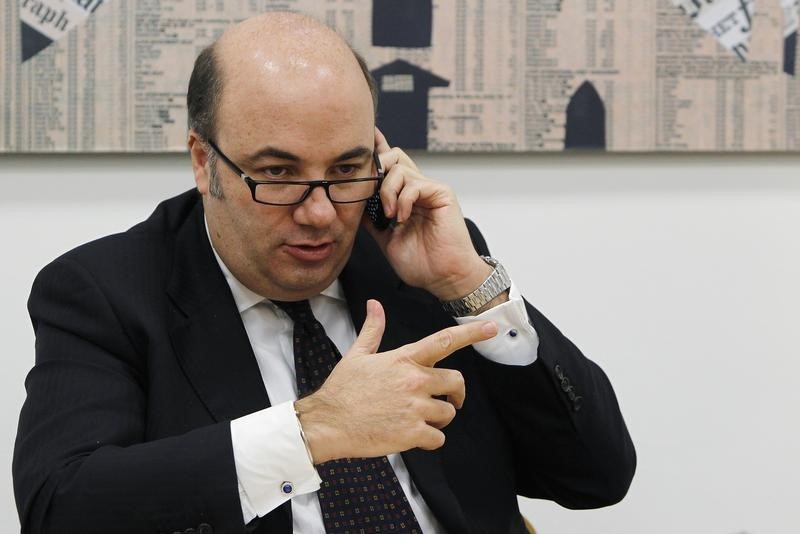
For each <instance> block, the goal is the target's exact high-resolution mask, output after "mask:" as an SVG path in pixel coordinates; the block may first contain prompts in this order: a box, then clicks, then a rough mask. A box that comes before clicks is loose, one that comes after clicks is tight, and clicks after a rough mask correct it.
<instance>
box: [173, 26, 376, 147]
mask: <svg viewBox="0 0 800 534" xmlns="http://www.w3.org/2000/svg"><path fill="white" fill-rule="evenodd" d="M342 79H349V80H351V81H357V83H358V84H359V85H362V89H363V88H364V87H366V89H367V91H368V92H369V97H370V98H371V105H372V107H373V113H374V110H375V109H376V107H377V90H376V88H375V85H374V81H373V79H372V76H371V75H370V73H369V69H368V67H367V65H366V62H365V61H364V59H363V58H362V57H361V56H360V55H359V54H358V53H357V52H356V51H355V50H353V49H352V48H351V47H350V46H349V45H348V44H347V43H346V42H345V41H344V40H343V39H342V38H341V37H340V36H339V35H338V34H337V33H336V32H335V31H334V30H332V29H331V28H329V27H327V26H325V25H324V24H321V23H320V22H318V21H317V20H315V19H313V18H311V17H308V16H306V15H301V14H298V13H289V12H270V13H265V14H262V15H259V16H256V17H252V18H249V19H246V20H244V21H242V22H241V23H239V24H237V25H235V26H232V27H230V28H229V29H228V30H227V31H226V32H225V33H224V34H223V35H222V36H221V37H220V38H219V40H218V41H217V42H215V43H213V44H212V45H210V46H209V47H208V48H206V49H205V50H203V52H201V54H200V55H199V56H198V58H197V60H196V61H195V66H194V70H193V71H192V76H191V79H190V81H189V90H188V94H187V105H188V112H189V127H190V128H192V129H194V130H195V131H196V132H197V133H198V134H199V135H200V136H201V137H203V138H205V139H212V138H214V137H216V132H217V127H218V121H219V117H220V114H221V113H222V111H221V110H220V108H221V107H224V106H233V105H237V102H236V101H235V100H232V99H227V98H225V99H223V95H224V93H225V91H226V88H230V87H241V86H242V85H243V84H244V85H245V86H247V87H248V88H250V89H252V90H257V91H259V93H260V95H261V96H266V97H270V98H272V99H273V100H274V101H275V103H276V105H281V104H282V103H285V102H283V101H285V99H286V96H287V95H286V91H287V88H288V87H291V86H295V87H298V86H300V87H304V88H306V89H307V90H309V91H314V90H324V89H325V88H326V87H327V88H332V87H335V86H336V85H335V84H336V82H340V81H341V80H342ZM340 85H341V84H340ZM223 111H224V110H223Z"/></svg>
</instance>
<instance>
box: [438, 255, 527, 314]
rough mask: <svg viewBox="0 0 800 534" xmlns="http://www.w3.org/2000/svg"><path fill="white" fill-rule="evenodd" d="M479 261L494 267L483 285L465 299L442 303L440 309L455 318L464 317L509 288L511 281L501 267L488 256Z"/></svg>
mask: <svg viewBox="0 0 800 534" xmlns="http://www.w3.org/2000/svg"><path fill="white" fill-rule="evenodd" d="M481 259H482V260H483V261H485V262H486V263H487V264H489V265H491V266H492V267H494V270H493V271H492V273H491V274H490V275H489V276H488V277H487V278H486V280H484V281H483V283H482V284H481V285H480V286H478V287H477V289H475V291H473V292H472V293H470V294H469V295H467V296H466V297H463V298H460V299H455V300H448V301H443V302H442V307H443V308H444V310H445V311H446V312H449V313H450V314H452V315H453V316H455V317H464V316H465V315H469V314H471V313H474V312H476V311H478V310H479V309H481V308H483V307H484V306H486V305H487V304H488V303H490V302H491V301H492V300H494V299H495V298H497V296H498V295H500V294H502V293H503V291H506V290H508V289H509V288H510V287H511V279H510V277H509V276H508V273H507V272H506V270H505V268H504V267H503V265H502V264H501V263H500V262H498V261H497V260H496V259H494V258H491V257H489V256H481Z"/></svg>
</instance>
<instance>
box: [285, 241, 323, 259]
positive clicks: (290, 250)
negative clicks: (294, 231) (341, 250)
mask: <svg viewBox="0 0 800 534" xmlns="http://www.w3.org/2000/svg"><path fill="white" fill-rule="evenodd" d="M283 248H284V250H285V251H286V253H287V254H289V255H290V256H292V257H293V258H295V259H297V260H300V261H308V262H312V261H323V260H326V259H328V258H329V257H330V255H331V253H332V252H333V243H332V242H330V241H327V242H324V243H292V244H290V243H287V244H286V245H284V246H283Z"/></svg>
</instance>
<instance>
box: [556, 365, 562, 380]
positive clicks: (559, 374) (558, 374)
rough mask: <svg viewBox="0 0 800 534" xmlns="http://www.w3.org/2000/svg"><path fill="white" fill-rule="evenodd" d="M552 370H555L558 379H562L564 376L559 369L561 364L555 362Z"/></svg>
mask: <svg viewBox="0 0 800 534" xmlns="http://www.w3.org/2000/svg"><path fill="white" fill-rule="evenodd" d="M554 370H555V372H556V376H557V377H558V379H559V380H562V379H563V378H564V372H563V371H562V370H561V366H560V365H558V364H556V366H555V367H554Z"/></svg>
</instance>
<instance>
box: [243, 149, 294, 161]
mask: <svg viewBox="0 0 800 534" xmlns="http://www.w3.org/2000/svg"><path fill="white" fill-rule="evenodd" d="M262 158H276V159H285V160H288V161H300V156H297V155H296V154H292V153H291V152H287V151H285V150H281V149H280V148H275V147H271V146H267V147H264V148H262V149H261V150H258V151H257V152H253V153H252V154H250V156H248V158H247V159H249V160H250V161H256V160H259V159H262Z"/></svg>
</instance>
